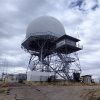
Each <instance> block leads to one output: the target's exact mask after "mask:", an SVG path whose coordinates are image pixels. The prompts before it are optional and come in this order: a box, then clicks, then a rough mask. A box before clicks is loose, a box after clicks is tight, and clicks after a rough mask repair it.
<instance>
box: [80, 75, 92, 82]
mask: <svg viewBox="0 0 100 100" xmlns="http://www.w3.org/2000/svg"><path fill="white" fill-rule="evenodd" d="M81 78H82V82H84V83H92V75H84V76H81Z"/></svg>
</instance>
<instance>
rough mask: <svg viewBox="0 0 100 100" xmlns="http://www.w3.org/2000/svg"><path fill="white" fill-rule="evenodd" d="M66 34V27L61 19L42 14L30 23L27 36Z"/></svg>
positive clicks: (58, 35) (57, 35)
mask: <svg viewBox="0 0 100 100" xmlns="http://www.w3.org/2000/svg"><path fill="white" fill-rule="evenodd" d="M65 34H66V33H65V29H64V27H63V25H62V24H61V23H60V22H59V20H57V19H55V18H53V17H51V16H41V17H39V18H37V19H35V20H33V21H32V22H31V23H30V24H29V26H28V28H27V31H26V38H28V37H30V36H38V35H52V36H55V37H57V38H59V37H61V36H63V35H65Z"/></svg>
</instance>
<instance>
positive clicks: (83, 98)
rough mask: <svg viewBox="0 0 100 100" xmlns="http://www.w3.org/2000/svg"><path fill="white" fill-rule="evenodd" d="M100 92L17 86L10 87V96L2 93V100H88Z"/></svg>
mask: <svg viewBox="0 0 100 100" xmlns="http://www.w3.org/2000/svg"><path fill="white" fill-rule="evenodd" d="M98 90H100V86H27V85H16V86H12V87H10V91H9V93H8V94H2V93H1V94H0V100H88V99H89V96H90V95H91V93H93V92H94V91H98ZM92 95H93V94H92ZM91 100H92V99H91Z"/></svg>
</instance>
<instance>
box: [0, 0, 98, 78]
mask: <svg viewBox="0 0 100 100" xmlns="http://www.w3.org/2000/svg"><path fill="white" fill-rule="evenodd" d="M42 15H50V16H53V17H55V18H57V19H58V20H60V21H61V23H62V24H63V25H64V27H65V30H66V34H68V35H72V36H75V37H76V36H77V34H79V37H80V39H81V42H80V43H81V44H83V46H84V49H83V50H82V51H80V52H79V58H80V62H81V66H82V69H83V74H85V73H88V74H93V75H94V76H97V77H99V76H100V75H97V73H99V71H98V70H99V66H100V63H99V57H100V50H99V48H100V34H99V32H100V20H99V18H100V1H98V0H91V1H90V0H58V1H55V0H20V1H18V0H10V1H9V0H1V1H0V59H1V62H2V61H4V60H5V59H6V63H8V66H9V68H8V69H11V68H10V66H14V68H15V67H16V68H23V69H24V68H26V67H27V64H28V60H29V57H30V55H29V54H28V53H25V52H24V50H22V49H21V43H22V41H23V40H24V38H25V33H26V29H27V26H28V24H29V23H30V22H31V21H32V20H34V19H35V18H36V17H39V16H42ZM0 65H1V64H0ZM94 69H95V71H93V70H94ZM9 71H11V70H9ZM11 72H12V71H11Z"/></svg>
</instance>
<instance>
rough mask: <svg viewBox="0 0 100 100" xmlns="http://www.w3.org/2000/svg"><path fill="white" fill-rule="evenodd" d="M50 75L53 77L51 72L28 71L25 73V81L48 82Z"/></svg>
mask: <svg viewBox="0 0 100 100" xmlns="http://www.w3.org/2000/svg"><path fill="white" fill-rule="evenodd" d="M51 75H53V73H51V72H37V71H29V72H27V81H48V79H49V78H50V76H51Z"/></svg>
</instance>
